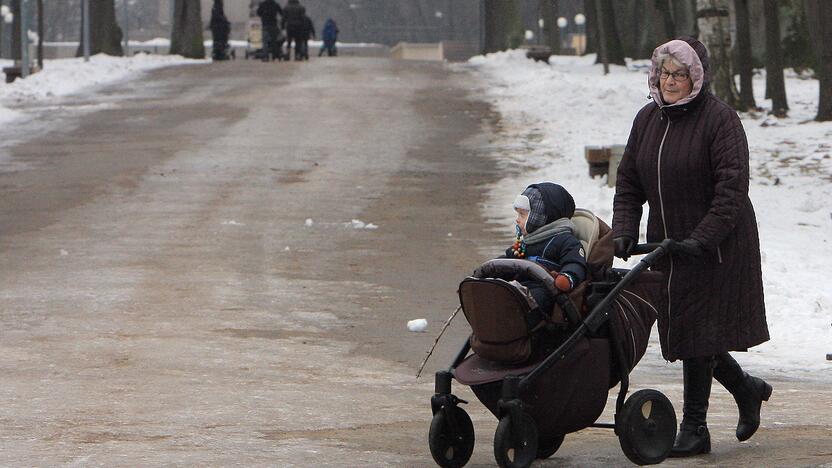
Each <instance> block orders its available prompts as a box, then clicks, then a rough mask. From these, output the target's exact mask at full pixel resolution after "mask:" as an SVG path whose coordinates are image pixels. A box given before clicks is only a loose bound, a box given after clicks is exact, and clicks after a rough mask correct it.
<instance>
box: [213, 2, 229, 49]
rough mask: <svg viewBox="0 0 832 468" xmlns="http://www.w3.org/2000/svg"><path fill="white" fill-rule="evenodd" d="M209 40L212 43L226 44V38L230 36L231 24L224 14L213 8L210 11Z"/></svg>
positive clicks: (220, 10) (219, 9)
mask: <svg viewBox="0 0 832 468" xmlns="http://www.w3.org/2000/svg"><path fill="white" fill-rule="evenodd" d="M209 26H210V27H211V39H212V40H213V41H214V42H218V43H222V44H226V43H227V42H228V36H229V35H230V34H231V23H230V22H229V21H228V18H226V17H225V13H224V12H223V11H222V9H221V8H218V7H214V8H213V9H212V10H211V22H210V23H209Z"/></svg>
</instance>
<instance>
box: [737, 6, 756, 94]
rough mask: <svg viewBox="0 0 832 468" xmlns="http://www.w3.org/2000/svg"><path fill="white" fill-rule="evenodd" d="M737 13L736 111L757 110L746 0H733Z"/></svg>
mask: <svg viewBox="0 0 832 468" xmlns="http://www.w3.org/2000/svg"><path fill="white" fill-rule="evenodd" d="M734 10H735V11H736V13H737V58H738V59H739V63H738V65H739V67H738V68H739V72H740V106H739V109H738V110H743V111H749V110H752V109H756V108H757V104H756V103H755V102H754V88H753V85H752V82H753V78H754V64H753V61H752V58H751V25H750V24H749V20H748V0H734Z"/></svg>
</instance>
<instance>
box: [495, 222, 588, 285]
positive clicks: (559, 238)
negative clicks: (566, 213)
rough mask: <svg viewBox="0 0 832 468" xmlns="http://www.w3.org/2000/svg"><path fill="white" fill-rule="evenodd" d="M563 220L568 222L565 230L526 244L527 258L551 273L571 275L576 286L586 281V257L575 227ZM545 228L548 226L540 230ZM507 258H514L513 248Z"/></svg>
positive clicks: (509, 250)
mask: <svg viewBox="0 0 832 468" xmlns="http://www.w3.org/2000/svg"><path fill="white" fill-rule="evenodd" d="M562 220H563V221H566V223H563V224H564V228H563V229H558V230H556V232H554V233H553V235H551V236H546V237H544V238H542V239H540V240H538V241H537V242H535V243H527V244H526V254H525V258H527V259H529V260H532V261H534V262H537V263H539V264H540V265H541V266H543V267H544V268H546V269H547V270H549V271H557V272H560V273H569V274H570V275H572V277H573V278H574V279H575V284H578V283H581V282H583V281H584V280H585V279H586V257H585V256H584V249H583V245H581V241H579V240H578V238H577V237H575V234H574V225H572V223H571V222H570V221H569V220H567V219H565V218H563V219H562ZM566 224H569V225H571V227H569V226H566ZM545 228H546V226H544V227H542V228H540V229H541V230H542V229H545ZM506 257H509V258H512V257H514V254H513V252H512V248H511V247H509V248H508V249H506Z"/></svg>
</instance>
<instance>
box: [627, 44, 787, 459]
mask: <svg viewBox="0 0 832 468" xmlns="http://www.w3.org/2000/svg"><path fill="white" fill-rule="evenodd" d="M709 73H710V68H709V62H708V53H707V50H706V49H705V46H704V45H703V44H702V43H701V42H699V41H697V40H696V39H693V38H682V39H677V40H673V41H670V42H668V43H666V44H663V45H661V46H659V47H658V48H656V50H655V51H654V52H653V59H652V67H651V69H650V73H649V78H648V85H649V88H650V94H651V96H652V101H651V102H650V103H649V104H647V105H646V106H644V107H643V108H642V109H641V110H640V111H639V113H638V115H637V116H636V118H635V121H634V123H633V127H632V130H631V132H630V137H629V140H628V142H627V147H626V150H625V152H624V156H623V158H622V160H621V165H620V166H619V168H618V179H617V182H616V193H615V201H614V212H613V224H612V227H613V233H614V236H615V238H614V243H615V251H616V256H619V257H622V258H627V257H628V256H629V255H630V253H631V252H632V249H633V246H634V245H635V244H636V239H638V232H639V223H640V221H641V215H642V205H644V203H645V202H647V203H649V204H650V215H649V218H648V222H647V240H648V242H658V241H661V240H662V239H665V238H670V239H675V240H677V245H678V247H677V248H676V253H674V254H672V255H671V256H669V257H665V258H663V259H662V260H661V261H660V262H659V263H658V264H657V265H656V269H657V270H660V271H662V272H664V273H665V275H664V276H665V290H666V292H667V302H668V304H667V308H666V310H664V311H661V312H660V313H659V316H658V322H659V332H660V340H661V345H662V353H663V354H664V357H665V358H666V359H668V360H670V361H675V360H677V359H681V360H682V364H683V374H684V407H683V414H684V417H683V419H682V423H681V425H680V427H679V433H678V437H677V439H676V443H675V445H674V447H673V450H672V452H671V456H677V457H682V456H692V455H697V454H700V453H708V452H710V450H711V439H710V435H709V433H708V427H707V423H706V415H707V410H708V399H709V397H710V393H711V380H712V378H715V379H716V380H717V381H718V382H719V383H721V384H722V385H723V386H724V387H725V388H726V389H727V390H728V391H729V392H731V394H732V395H733V397H734V399H735V400H736V403H737V407H738V409H739V422H738V424H737V431H736V436H737V439H739V440H741V441H743V440H747V439H748V438H750V437H751V436H752V435H753V434H754V432H755V431H756V430H757V428H758V427H759V425H760V407H761V406H762V402H763V401H766V400H768V398H769V396H770V395H771V392H772V388H771V386H770V385H769V384H768V383H766V382H764V381H763V380H761V379H759V378H757V377H752V376H750V375H748V374H746V373H745V372H744V371H743V370H742V368H741V367H740V366H739V364H737V362H736V361H735V360H734V358H732V357H731V355H730V354H729V353H728V352H729V351H745V350H747V349H748V348H750V347H752V346H755V345H758V344H760V343H763V342H765V341H768V339H769V334H768V327H767V324H766V315H765V304H764V302H763V282H762V272H761V265H760V243H759V237H758V234H757V222H756V219H755V215H754V208H753V207H752V205H751V200H750V199H749V197H748V177H749V176H748V163H749V161H748V143H747V141H746V136H745V132H744V130H743V127H742V123H741V122H740V120H739V117H737V113H736V112H735V111H734V110H733V109H731V108H730V107H729V106H728V105H726V104H725V103H724V102H722V101H721V100H719V99H718V98H717V97H715V96H714V95H713V94H711V93H710V92H709V90H708V87H709V81H710V75H709Z"/></svg>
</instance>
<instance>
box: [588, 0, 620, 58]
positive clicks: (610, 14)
mask: <svg viewBox="0 0 832 468" xmlns="http://www.w3.org/2000/svg"><path fill="white" fill-rule="evenodd" d="M595 13H596V22H597V24H598V41H599V43H600V41H604V44H603V46H604V47H603V48H602V47H599V50H598V51H599V54H598V56H597V58H596V59H595V63H602V57H601V55H602V53H603V52H605V53H606V54H605V55H606V58H607V63H614V64H616V65H625V62H624V50H623V48H622V47H621V39H619V35H618V28H616V27H615V12H614V11H613V9H612V0H595ZM599 45H600V44H599Z"/></svg>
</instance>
